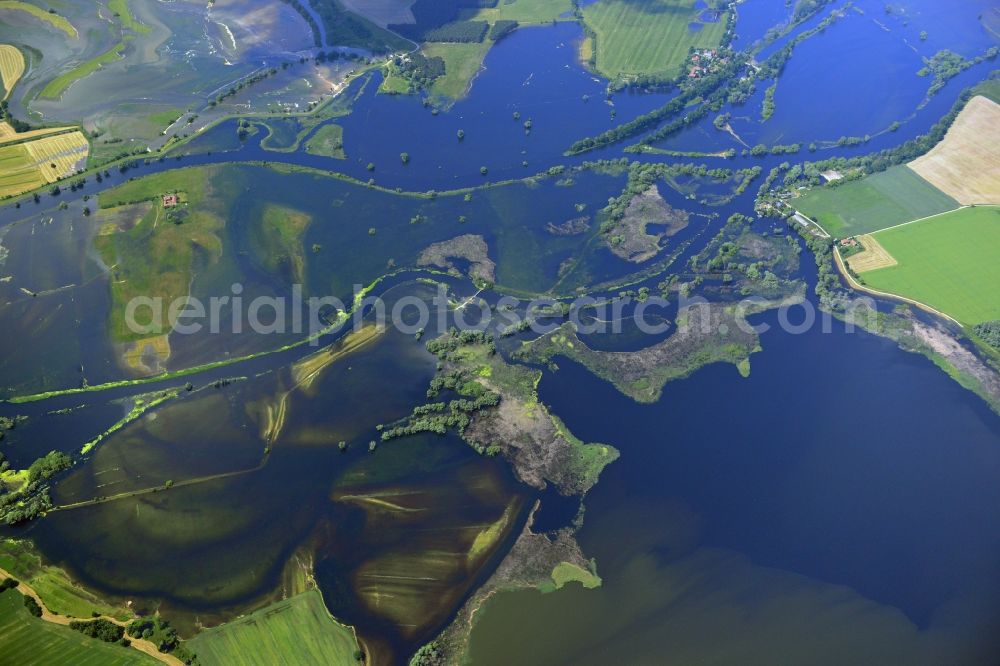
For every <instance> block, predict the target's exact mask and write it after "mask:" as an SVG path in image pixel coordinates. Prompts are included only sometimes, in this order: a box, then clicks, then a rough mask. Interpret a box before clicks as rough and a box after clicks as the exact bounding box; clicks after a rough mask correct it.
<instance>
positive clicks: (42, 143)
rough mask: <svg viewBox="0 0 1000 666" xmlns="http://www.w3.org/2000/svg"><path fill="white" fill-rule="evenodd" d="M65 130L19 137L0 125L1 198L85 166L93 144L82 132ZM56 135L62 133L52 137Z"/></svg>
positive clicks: (46, 131)
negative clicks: (27, 139)
mask: <svg viewBox="0 0 1000 666" xmlns="http://www.w3.org/2000/svg"><path fill="white" fill-rule="evenodd" d="M65 129H66V128H56V129H46V130H36V131H34V132H25V133H24V134H16V133H14V132H13V131H12V130H11V128H10V126H9V125H7V124H6V123H0V198H2V197H10V196H16V195H18V194H22V193H24V192H28V191H30V190H33V189H35V188H36V187H41V186H42V185H45V184H46V183H54V182H56V181H57V180H59V179H60V178H65V177H66V176H71V175H73V174H74V173H76V171H77V170H78V169H82V168H83V167H84V165H85V164H86V162H87V154H88V153H89V151H90V144H89V143H88V142H87V138H86V137H85V136H83V134H82V133H81V132H78V131H73V132H66V131H65ZM54 132H62V133H61V134H56V135H54V136H53V135H52V134H53V133H54ZM39 135H41V136H40V138H34V139H32V140H29V141H25V140H24V139H26V138H30V137H38V136H39ZM15 142H16V143H15Z"/></svg>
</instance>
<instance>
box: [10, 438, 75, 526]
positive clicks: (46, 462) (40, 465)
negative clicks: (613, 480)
mask: <svg viewBox="0 0 1000 666" xmlns="http://www.w3.org/2000/svg"><path fill="white" fill-rule="evenodd" d="M3 462H4V464H5V465H6V466H7V467H9V464H7V463H6V461H3ZM72 465H73V459H72V458H70V457H69V456H67V455H66V454H64V453H60V452H59V451H50V452H49V453H48V454H46V455H45V456H43V457H42V458H39V459H38V460H36V461H35V462H33V463H32V464H31V466H30V467H29V468H28V479H27V481H26V483H25V485H24V487H23V488H20V489H19V490H17V491H16V492H5V491H4V489H3V487H2V484H0V523H3V524H6V525H16V524H18V523H22V522H24V521H27V520H32V519H33V518H37V517H38V516H39V515H41V514H42V513H44V512H46V511H48V510H49V509H51V508H52V499H51V498H50V497H49V492H48V490H49V489H48V486H45V485H43V483H42V482H43V481H47V480H48V479H50V478H52V477H53V476H54V475H55V474H57V473H58V472H61V471H62V470H64V469H68V468H69V467H71V466H72Z"/></svg>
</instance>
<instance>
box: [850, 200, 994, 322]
mask: <svg viewBox="0 0 1000 666" xmlns="http://www.w3.org/2000/svg"><path fill="white" fill-rule="evenodd" d="M874 237H875V239H876V240H877V241H878V244H879V245H881V246H882V247H883V248H885V251H886V252H887V253H888V254H889V255H890V256H891V257H892V259H893V260H895V261H896V265H894V266H891V267H887V268H879V269H877V270H870V271H867V272H863V273H861V278H862V280H864V283H865V284H866V285H868V286H870V287H872V288H874V289H877V290H879V291H885V292H889V293H892V294H897V295H899V296H904V297H906V298H912V299H914V300H916V301H919V302H921V303H925V304H927V305H929V306H931V307H932V308H934V309H936V310H940V311H941V312H944V313H945V314H947V315H950V316H951V317H954V318H955V319H957V320H958V321H960V322H961V323H962V324H965V325H972V324H978V323H981V322H984V321H992V320H995V319H1000V289H998V288H997V285H1000V262H998V261H997V258H996V253H997V248H1000V208H998V207H993V206H989V207H974V208H963V209H961V210H957V211H952V212H950V213H946V214H944V215H939V216H936V217H933V218H930V219H926V220H920V221H918V222H914V223H912V224H906V225H903V226H900V227H896V228H893V229H886V230H885V231H882V232H880V233H877V234H874Z"/></svg>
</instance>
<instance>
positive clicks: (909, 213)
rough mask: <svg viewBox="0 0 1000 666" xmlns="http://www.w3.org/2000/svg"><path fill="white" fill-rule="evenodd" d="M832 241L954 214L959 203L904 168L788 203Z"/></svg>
mask: <svg viewBox="0 0 1000 666" xmlns="http://www.w3.org/2000/svg"><path fill="white" fill-rule="evenodd" d="M792 205H793V206H794V207H795V208H796V209H797V210H799V211H801V212H802V213H803V214H805V215H807V216H809V217H811V218H814V219H816V220H819V223H820V225H821V226H822V227H823V228H824V229H826V231H827V232H828V233H829V234H830V235H832V236H834V237H838V238H841V237H844V236H855V235H857V234H867V233H871V232H873V231H878V230H879V229H885V228H887V227H892V226H895V225H897V224H903V223H904V222H909V221H911V220H918V219H920V218H923V217H929V216H931V215H938V214H939V213H944V212H946V211H949V210H955V209H956V208H958V207H959V203H958V202H957V201H955V200H954V199H952V198H951V197H949V196H948V195H947V194H945V193H944V192H942V191H941V190H939V189H937V188H936V187H934V186H933V185H931V184H930V183H928V182H927V181H926V180H924V179H923V178H921V177H920V176H918V175H917V174H916V173H915V172H913V171H912V170H911V169H910V168H909V167H907V166H903V165H901V166H895V167H892V168H891V169H887V170H886V171H883V172H881V173H876V174H874V175H871V176H867V177H865V178H862V179H861V180H856V181H854V182H850V183H845V184H843V185H840V186H837V187H819V188H815V189H814V190H812V191H811V192H809V193H808V194H806V195H805V196H803V197H800V198H798V199H796V200H795V201H793V202H792Z"/></svg>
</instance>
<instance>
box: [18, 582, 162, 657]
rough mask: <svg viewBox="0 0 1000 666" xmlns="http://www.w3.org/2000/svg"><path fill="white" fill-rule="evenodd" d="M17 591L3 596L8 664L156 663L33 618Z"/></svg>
mask: <svg viewBox="0 0 1000 666" xmlns="http://www.w3.org/2000/svg"><path fill="white" fill-rule="evenodd" d="M23 599H24V597H23V595H21V594H20V593H19V592H17V591H16V590H8V591H7V592H3V593H0V636H3V655H2V656H0V661H2V662H3V663H5V664H19V665H20V666H29V665H31V664H39V665H44V664H74V665H76V666H91V665H92V666H133V665H136V666H139V665H143V666H145V665H152V664H157V663H159V662H157V661H156V660H155V659H153V658H152V657H147V656H146V655H143V654H140V653H139V652H137V651H136V650H130V649H127V648H124V647H121V646H119V645H111V644H108V643H104V642H101V641H99V640H97V639H95V638H87V637H86V636H84V635H83V634H81V633H79V632H76V631H73V630H72V629H70V628H69V627H62V626H58V625H55V624H52V623H50V622H46V621H44V620H40V619H38V618H34V617H32V616H31V615H30V614H29V613H28V611H27V609H25V607H24V601H23Z"/></svg>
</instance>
